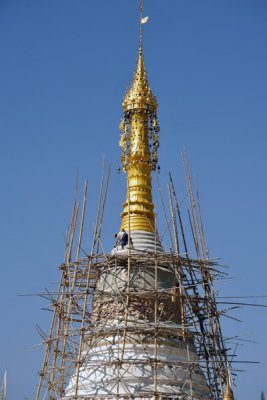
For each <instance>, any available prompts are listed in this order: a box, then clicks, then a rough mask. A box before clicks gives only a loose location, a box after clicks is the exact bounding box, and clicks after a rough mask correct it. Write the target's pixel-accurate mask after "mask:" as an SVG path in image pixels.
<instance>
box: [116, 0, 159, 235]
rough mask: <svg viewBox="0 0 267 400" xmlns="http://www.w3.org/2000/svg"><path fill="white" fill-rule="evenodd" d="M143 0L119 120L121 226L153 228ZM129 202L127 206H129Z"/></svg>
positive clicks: (153, 139) (153, 144)
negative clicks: (124, 177)
mask: <svg viewBox="0 0 267 400" xmlns="http://www.w3.org/2000/svg"><path fill="white" fill-rule="evenodd" d="M142 11H143V1H142V0H141V1H140V37H139V39H140V43H139V51H138V58H137V66H136V70H135V73H134V77H133V81H132V84H131V86H130V88H129V89H128V91H127V92H126V94H125V97H124V100H123V104H122V106H123V110H124V116H123V119H122V121H121V125H120V129H121V131H122V134H121V140H120V146H121V147H122V165H123V169H124V170H125V171H127V173H128V185H127V195H126V201H125V203H124V205H123V207H124V209H123V212H122V214H121V216H122V226H121V227H122V228H124V229H126V230H127V229H128V222H129V221H128V219H129V218H128V217H129V216H130V229H131V230H144V231H150V232H154V231H155V222H154V220H155V216H154V211H153V210H154V205H153V202H152V186H151V170H155V169H156V168H157V162H158V158H157V149H158V147H159V141H158V132H159V126H158V122H157V114H156V111H157V100H156V97H155V96H154V95H153V93H152V90H151V88H150V86H149V84H148V80H147V74H146V68H145V63H144V58H143V43H142V39H143V31H142V22H143V19H142ZM128 205H130V210H128Z"/></svg>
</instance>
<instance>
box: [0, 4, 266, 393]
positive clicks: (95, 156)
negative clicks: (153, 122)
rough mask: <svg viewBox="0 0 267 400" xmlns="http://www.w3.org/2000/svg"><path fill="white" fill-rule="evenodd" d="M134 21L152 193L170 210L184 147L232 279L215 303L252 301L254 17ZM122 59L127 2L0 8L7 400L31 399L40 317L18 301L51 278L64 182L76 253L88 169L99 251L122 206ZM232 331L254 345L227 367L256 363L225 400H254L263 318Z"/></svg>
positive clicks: (262, 233) (247, 317)
mask: <svg viewBox="0 0 267 400" xmlns="http://www.w3.org/2000/svg"><path fill="white" fill-rule="evenodd" d="M144 14H145V15H149V16H150V20H149V23H148V24H147V25H145V32H144V50H145V62H146V65H147V70H148V76H149V81H150V84H151V86H152V88H153V90H154V92H155V94H156V95H157V97H158V101H159V112H158V115H159V122H160V126H161V133H160V144H161V147H160V152H159V159H160V165H161V176H160V179H161V183H162V186H164V185H165V183H166V181H167V175H168V172H169V171H171V172H172V173H173V175H174V178H175V183H176V185H177V191H178V193H179V197H180V198H182V197H183V195H184V191H185V185H184V181H183V178H182V177H183V172H182V163H181V157H180V153H181V150H182V148H183V145H185V146H186V149H187V153H188V157H189V160H190V165H191V170H192V175H193V181H194V182H195V183H196V184H197V185H198V187H199V190H200V195H201V203H202V209H203V218H204V224H205V228H206V236H207V240H208V245H209V248H210V251H211V254H212V255H213V256H221V257H222V260H223V262H224V263H225V264H227V265H228V266H229V273H230V275H231V276H232V277H233V279H231V280H227V281H225V282H222V283H221V284H220V286H219V287H220V288H221V289H222V291H223V293H224V294H225V295H229V296H247V295H249V296H252V295H267V289H266V282H267V272H266V269H267V267H266V255H265V251H266V240H267V228H266V226H267V211H266V204H267V188H266V167H267V159H266V152H267V151H266V149H267V138H266V137H267V132H266V128H267V120H266V105H267V81H266V71H267V55H266V45H267V25H266V17H267V3H266V1H265V0H201V1H200V0H187V1H184V0H168V1H166V0H165V1H163V0H153V1H152V0H146V1H145V9H144ZM137 46H138V1H137V0H113V1H111V0H98V1H92V0H76V1H74V0H53V1H52V0H46V1H44V0H23V1H21V0H0V49H1V62H0V116H1V118H0V134H1V146H0V163H1V168H0V171H1V187H2V190H1V193H2V194H1V196H0V207H1V224H0V237H1V249H2V251H1V256H2V257H1V258H2V259H1V292H0V296H1V304H2V313H1V330H0V374H3V372H4V369H6V368H7V370H8V379H9V388H8V395H9V398H10V399H12V398H14V399H23V398H27V399H33V398H34V394H35V389H36V384H37V371H38V370H39V369H40V368H41V362H42V355H43V353H42V348H40V347H38V346H37V347H36V346H35V345H36V344H38V343H39V341H40V339H39V337H38V335H37V333H36V332H35V324H39V325H40V326H42V328H43V329H44V330H47V328H48V324H49V320H50V317H51V315H50V314H49V313H46V312H45V311H41V307H43V306H45V305H46V303H45V302H44V301H42V300H40V299H38V298H36V297H19V296H18V294H23V293H36V292H39V291H41V290H43V288H45V287H50V288H51V287H53V284H54V283H55V282H57V280H58V278H59V271H58V270H57V265H58V264H59V263H60V262H61V261H62V257H63V251H64V241H63V233H64V232H65V229H66V227H67V224H68V220H69V216H70V212H71V206H72V199H73V189H74V180H75V175H76V171H77V170H78V171H79V180H80V188H81V189H82V186H83V180H84V179H85V178H88V180H89V189H88V190H89V198H88V211H87V239H86V240H87V242H88V248H89V246H90V243H91V233H92V223H93V220H94V215H95V211H96V201H97V193H98V188H99V181H100V170H101V164H102V158H103V155H105V156H106V159H107V161H109V162H111V164H112V174H111V183H110V190H109V197H108V201H109V207H108V209H107V214H106V218H105V228H104V231H103V240H104V245H105V246H106V249H109V248H111V247H112V242H113V237H112V235H113V233H114V232H115V231H116V230H117V229H118V225H119V213H120V210H121V204H122V202H123V200H124V191H125V177H124V176H123V174H121V175H117V173H116V168H117V165H118V163H119V157H120V149H119V147H118V139H119V129H118V125H119V121H120V118H121V115H122V110H121V102H122V98H123V94H124V91H125V89H126V88H127V86H128V84H129V82H130V80H131V77H132V73H133V69H134V65H135V59H136V54H137ZM158 208H159V207H158ZM110 210H112V211H110ZM159 213H160V211H159ZM86 240H85V242H86ZM250 300H251V299H250ZM255 301H257V302H258V301H259V302H265V303H267V299H255ZM233 315H234V316H236V317H238V318H241V319H242V320H243V321H244V322H243V323H242V324H241V323H237V322H236V323H235V322H232V321H230V320H227V319H226V320H223V327H224V331H225V332H226V333H227V334H242V335H243V336H242V337H243V338H244V339H246V340H250V341H254V342H257V344H253V343H250V342H249V343H245V342H244V346H242V347H240V348H239V349H238V354H239V359H240V360H253V361H260V364H259V365H258V364H255V365H241V366H240V369H246V372H242V373H240V374H239V376H238V378H237V379H236V385H237V386H236V388H235V394H236V399H237V400H241V399H242V400H250V399H252V398H253V399H256V398H259V397H260V391H261V390H265V391H266V394H267V386H266V375H267V346H266V330H267V314H266V310H264V309H258V308H253V309H251V308H247V309H243V310H241V311H238V313H236V314H233Z"/></svg>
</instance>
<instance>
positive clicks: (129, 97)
mask: <svg viewBox="0 0 267 400" xmlns="http://www.w3.org/2000/svg"><path fill="white" fill-rule="evenodd" d="M122 106H123V109H124V111H130V110H134V109H147V110H151V111H154V112H155V111H156V109H157V106H158V104H157V99H156V97H155V96H154V94H153V92H152V90H151V88H150V86H149V83H148V80H147V75H146V68H145V63H144V57H143V51H142V47H141V46H140V48H139V52H138V59H137V66H136V70H135V73H134V77H133V81H132V84H131V87H130V88H129V90H128V91H127V92H126V94H125V97H124V100H123V103H122Z"/></svg>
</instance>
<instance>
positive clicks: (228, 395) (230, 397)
mask: <svg viewBox="0 0 267 400" xmlns="http://www.w3.org/2000/svg"><path fill="white" fill-rule="evenodd" d="M223 400H234V394H233V391H232V389H231V378H230V374H229V372H227V382H226V386H225V392H224V396H223Z"/></svg>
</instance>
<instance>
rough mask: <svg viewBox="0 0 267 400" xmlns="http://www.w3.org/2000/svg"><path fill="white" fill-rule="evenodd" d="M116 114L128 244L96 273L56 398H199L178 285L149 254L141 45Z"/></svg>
mask: <svg viewBox="0 0 267 400" xmlns="http://www.w3.org/2000/svg"><path fill="white" fill-rule="evenodd" d="M123 109H124V116H123V120H122V122H121V130H122V136H121V141H120V144H121V146H122V164H123V168H124V170H125V171H126V173H127V193H126V201H125V203H124V205H123V212H122V214H121V218H122V223H121V229H125V231H128V233H129V235H130V237H131V238H132V241H133V245H132V246H130V248H129V247H128V246H126V247H125V248H124V249H122V248H121V246H120V245H118V246H117V247H116V248H114V249H113V251H112V254H113V255H114V257H115V258H116V260H117V266H116V268H112V269H111V268H110V269H108V268H105V269H103V271H102V272H101V274H100V277H99V279H98V282H97V286H96V290H95V293H94V296H93V304H92V310H93V311H92V315H91V322H92V326H93V328H92V331H93V332H95V335H94V334H92V332H88V339H87V341H86V343H85V344H84V349H83V362H82V365H81V366H80V369H79V376H78V377H76V376H73V377H72V378H71V380H70V383H69V385H68V387H67V388H66V390H65V396H64V399H74V398H75V399H78V398H79V399H104V398H105V399H152V398H157V399H188V400H189V399H190V400H207V399H210V398H211V395H210V390H209V388H208V386H207V384H206V380H205V377H204V374H203V373H202V371H201V369H200V367H199V365H198V357H197V354H196V350H195V347H194V343H193V338H192V336H190V334H189V332H188V333H187V334H185V332H184V328H183V327H182V313H183V310H182V306H181V304H180V300H179V281H178V280H177V276H176V275H175V273H174V271H173V270H171V269H170V268H168V267H166V266H164V264H160V263H157V261H155V260H156V258H155V255H156V254H159V253H162V254H164V250H163V248H162V246H161V243H160V240H159V238H158V235H157V229H156V222H155V213H154V205H153V201H152V183H151V171H153V170H155V169H156V168H157V148H158V145H159V142H158V132H159V127H158V123H157V114H156V111H157V101H156V98H155V96H154V95H153V93H152V91H151V89H150V87H149V84H148V81H147V75H146V69H145V65H144V59H143V51H142V44H141V45H140V48H139V53H138V60H137V67H136V71H135V74H134V78H133V82H132V85H131V87H130V88H129V90H128V91H127V93H126V95H125V98H124V101H123ZM144 253H146V254H148V255H150V258H148V259H150V260H151V262H149V263H147V264H146V265H144V264H143V263H140V262H139V261H138V254H140V255H143V254H144ZM155 263H157V267H156V268H155ZM96 333H97V334H96ZM77 380H78V385H77ZM75 383H76V384H75ZM75 387H76V390H75Z"/></svg>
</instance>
